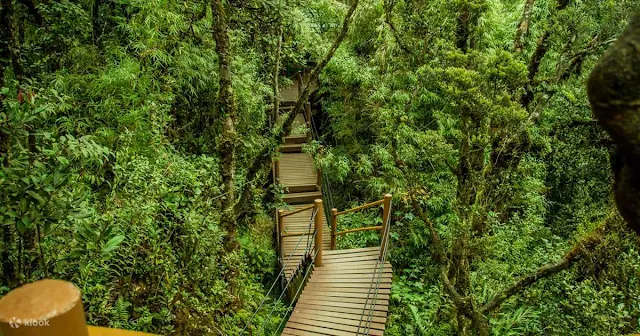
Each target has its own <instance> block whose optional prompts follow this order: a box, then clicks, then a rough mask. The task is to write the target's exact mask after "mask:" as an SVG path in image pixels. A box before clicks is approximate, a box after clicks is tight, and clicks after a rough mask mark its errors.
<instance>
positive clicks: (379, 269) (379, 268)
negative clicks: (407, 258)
mask: <svg viewBox="0 0 640 336" xmlns="http://www.w3.org/2000/svg"><path fill="white" fill-rule="evenodd" d="M390 228H391V203H390V204H389V212H388V213H387V218H386V226H385V232H383V234H382V245H381V246H380V247H381V248H382V249H383V251H382V253H381V256H380V259H379V262H378V265H379V266H378V265H376V266H377V267H376V268H375V269H374V274H373V276H372V279H371V282H372V283H373V278H375V277H376V275H377V276H378V278H377V281H376V289H375V294H374V295H373V299H372V300H373V301H372V303H371V305H369V315H368V317H367V321H366V323H365V327H364V328H365V332H364V333H363V335H369V330H370V327H371V321H372V320H373V311H374V310H375V304H376V301H377V300H378V293H379V290H380V282H381V280H382V273H383V272H382V270H383V269H384V264H385V262H386V258H387V250H388V247H389V244H388V243H386V244H385V243H384V241H385V240H386V239H388V235H389V232H390V230H391V229H390ZM371 289H372V288H371V287H369V291H368V292H367V298H366V300H365V302H364V306H363V307H364V308H363V310H362V314H361V315H360V321H359V322H358V330H357V331H356V335H358V334H359V333H360V328H361V327H362V319H363V318H364V313H365V311H366V309H367V304H368V303H369V297H370V296H371Z"/></svg>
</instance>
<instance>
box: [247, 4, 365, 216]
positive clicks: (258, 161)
mask: <svg viewBox="0 0 640 336" xmlns="http://www.w3.org/2000/svg"><path fill="white" fill-rule="evenodd" d="M359 1H360V0H353V3H352V4H351V7H349V10H348V12H347V15H346V16H345V18H344V21H343V22H342V30H341V31H340V33H339V34H338V37H337V38H336V39H335V41H334V42H333V44H332V45H331V48H329V51H328V52H327V54H326V55H325V57H324V58H323V59H322V61H320V62H319V63H318V64H317V65H316V66H315V67H314V68H313V70H312V71H311V74H310V75H309V80H307V82H306V83H305V84H304V88H303V89H302V92H301V93H300V95H299V96H298V99H297V100H296V104H295V106H294V108H293V110H292V111H291V112H289V114H287V115H286V118H285V120H284V122H283V125H282V127H281V128H280V129H276V131H275V132H274V135H273V137H272V141H270V143H269V144H267V145H266V146H265V147H264V148H263V149H262V150H261V151H260V153H258V155H256V157H255V159H254V161H253V164H252V165H251V167H250V168H249V170H248V172H247V175H246V176H247V178H248V179H252V180H255V178H256V177H257V176H258V175H259V174H260V173H261V172H262V171H263V170H265V169H266V168H265V167H268V166H269V165H270V164H271V157H272V154H273V152H275V150H276V149H277V148H278V147H280V146H282V144H283V143H284V138H285V137H286V136H289V134H290V133H291V128H292V126H293V121H294V120H295V117H296V115H297V114H298V113H300V112H301V111H302V108H303V107H304V104H306V102H307V100H309V97H310V96H311V83H313V82H315V81H316V80H318V78H319V77H320V73H321V72H322V70H324V68H325V67H326V66H327V64H328V63H329V61H330V60H331V58H333V55H334V54H335V53H336V50H338V47H340V44H342V41H343V40H344V38H345V37H346V36H347V32H348V31H349V26H350V24H351V21H352V19H353V14H354V12H355V10H356V8H357V7H358V3H359ZM275 127H277V126H275ZM245 188H251V185H250V184H247V185H246V186H245ZM250 196H251V193H246V192H244V191H243V192H242V197H241V198H240V199H239V200H238V203H241V204H245V203H246V202H247V201H248V199H249V197H250ZM239 213H240V211H238V212H236V214H237V215H239Z"/></svg>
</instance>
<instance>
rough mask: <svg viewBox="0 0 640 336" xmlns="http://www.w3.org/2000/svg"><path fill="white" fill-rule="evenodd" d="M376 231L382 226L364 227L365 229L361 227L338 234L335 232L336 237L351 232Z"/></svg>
mask: <svg viewBox="0 0 640 336" xmlns="http://www.w3.org/2000/svg"><path fill="white" fill-rule="evenodd" d="M377 230H382V226H380V225H378V226H365V227H361V228H357V229H349V230H344V231H340V232H336V234H335V235H336V236H341V235H343V234H347V233H352V232H360V231H377Z"/></svg>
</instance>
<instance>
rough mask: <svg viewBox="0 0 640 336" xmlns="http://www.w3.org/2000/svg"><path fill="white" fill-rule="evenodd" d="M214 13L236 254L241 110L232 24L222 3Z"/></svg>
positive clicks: (227, 213) (227, 212)
mask: <svg viewBox="0 0 640 336" xmlns="http://www.w3.org/2000/svg"><path fill="white" fill-rule="evenodd" d="M211 11H212V13H213V38H214V40H215V41H216V52H217V53H218V78H219V89H218V108H219V111H220V113H219V115H221V116H224V125H223V130H222V139H221V143H220V148H219V150H220V156H221V158H222V172H221V175H222V181H223V183H224V192H225V196H224V197H223V198H222V218H221V223H222V227H223V228H224V229H225V230H226V231H227V234H228V237H227V240H226V241H225V249H226V250H227V251H233V250H235V249H236V248H237V247H238V242H237V239H236V216H235V214H234V212H233V208H234V206H235V203H236V190H235V186H234V178H235V169H236V144H237V141H238V135H237V133H236V129H235V125H236V120H237V108H236V104H235V101H234V97H233V88H232V82H231V52H230V50H229V49H230V44H229V33H228V30H229V24H228V22H227V14H226V12H225V9H224V5H223V4H222V0H213V1H212V2H211Z"/></svg>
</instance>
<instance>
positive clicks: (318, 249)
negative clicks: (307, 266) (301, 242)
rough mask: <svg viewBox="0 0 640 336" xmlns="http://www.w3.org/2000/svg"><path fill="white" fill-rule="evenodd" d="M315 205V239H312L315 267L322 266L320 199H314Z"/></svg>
mask: <svg viewBox="0 0 640 336" xmlns="http://www.w3.org/2000/svg"><path fill="white" fill-rule="evenodd" d="M314 203H315V205H316V207H315V210H316V219H315V222H314V223H313V224H314V228H315V230H314V231H315V235H316V238H315V241H314V245H315V246H314V247H313V250H314V253H315V255H316V259H315V261H314V265H315V266H316V267H322V200H321V199H317V200H315V201H314Z"/></svg>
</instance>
